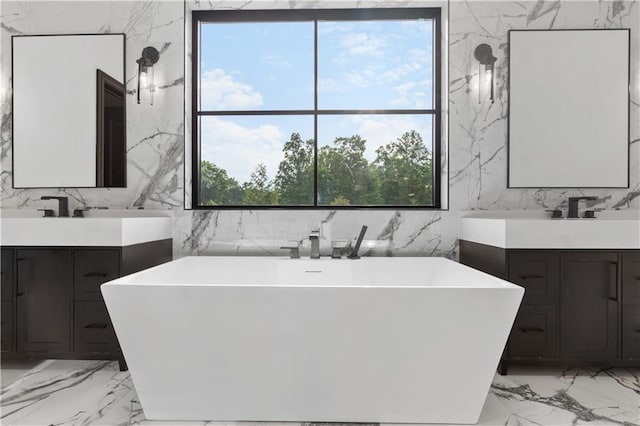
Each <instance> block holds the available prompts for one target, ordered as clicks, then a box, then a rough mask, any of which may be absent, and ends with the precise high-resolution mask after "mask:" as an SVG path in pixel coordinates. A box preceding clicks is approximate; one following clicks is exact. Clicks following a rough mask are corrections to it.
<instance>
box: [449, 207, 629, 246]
mask: <svg viewBox="0 0 640 426" xmlns="http://www.w3.org/2000/svg"><path fill="white" fill-rule="evenodd" d="M548 215H549V213H547V212H545V211H544V210H531V211H465V212H462V213H461V215H460V219H459V230H458V238H459V239H460V240H466V241H472V242H475V243H480V244H486V245H490V246H495V247H501V248H505V249H640V211H638V210H619V211H602V212H598V213H597V216H598V217H597V218H596V219H550V218H549V217H548Z"/></svg>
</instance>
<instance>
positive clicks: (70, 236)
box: [0, 210, 172, 247]
mask: <svg viewBox="0 0 640 426" xmlns="http://www.w3.org/2000/svg"><path fill="white" fill-rule="evenodd" d="M38 213H40V212H35V213H34V212H32V211H20V210H13V211H6V210H2V211H1V214H2V217H1V218H0V243H1V244H2V245H3V246H104V247H110V246H115V247H124V246H129V245H133V244H140V243H145V242H149V241H158V240H164V239H168V238H172V219H171V217H170V214H168V213H165V212H162V213H160V214H158V213H152V212H138V211H135V210H134V211H131V212H127V211H114V210H109V211H104V212H90V213H89V214H88V215H87V217H83V218H71V217H46V218H45V217H41V216H38V215H37V214H38Z"/></svg>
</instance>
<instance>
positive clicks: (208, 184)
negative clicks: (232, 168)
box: [200, 161, 242, 205]
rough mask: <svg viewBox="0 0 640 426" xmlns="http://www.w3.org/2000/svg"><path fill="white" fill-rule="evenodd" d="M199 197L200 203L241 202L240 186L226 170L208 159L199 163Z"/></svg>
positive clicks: (221, 203) (222, 203)
mask: <svg viewBox="0 0 640 426" xmlns="http://www.w3.org/2000/svg"><path fill="white" fill-rule="evenodd" d="M200 199H201V200H202V204H208V205H224V204H241V203H242V188H241V187H240V184H238V181H237V180H235V179H234V178H232V177H229V175H228V174H227V171H226V170H224V169H221V168H220V167H218V166H216V165H215V164H213V163H211V162H209V161H202V162H201V163H200Z"/></svg>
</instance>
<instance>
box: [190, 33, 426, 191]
mask: <svg viewBox="0 0 640 426" xmlns="http://www.w3.org/2000/svg"><path fill="white" fill-rule="evenodd" d="M431 34H432V26H431V22H430V21H364V22H353V21H352V22H324V21H323V22H319V23H318V58H319V66H318V106H319V108H321V109H410V108H431V107H432V98H433V96H432V75H431V74H432V73H431V70H432V52H431V45H432V39H431V37H432V36H431ZM201 37H202V38H201V56H202V67H201V82H200V84H201V109H202V110H278V109H290V110H295V109H301V110H306V109H313V86H314V82H313V23H309V22H283V23H252V24H246V23H227V24H203V25H202V31H201ZM201 129H202V138H201V141H202V159H203V160H208V161H211V162H213V163H215V164H217V165H218V166H220V167H222V168H224V169H226V170H227V171H228V172H229V175H230V176H233V177H235V178H236V179H238V180H239V181H240V182H244V181H246V180H248V179H249V176H250V174H251V171H252V170H253V168H254V167H255V166H256V164H257V163H259V162H263V163H265V164H266V166H267V172H268V174H269V177H271V178H273V177H274V176H275V173H276V171H277V166H278V163H279V162H280V160H281V159H282V145H283V144H284V143H285V142H286V141H287V140H289V136H290V135H291V133H292V132H298V133H300V134H301V136H302V137H303V138H305V139H310V138H312V137H313V117H312V116H253V117H244V116H243V117H238V116H234V117H230V116H222V117H221V116H210V117H203V118H202V123H201ZM318 129H319V130H318V145H319V146H322V145H329V144H331V143H332V142H333V140H334V139H335V138H336V137H340V136H351V135H353V134H359V135H360V136H362V137H363V138H365V139H367V142H368V143H367V147H368V148H367V152H366V153H365V156H366V157H367V158H368V159H369V160H370V161H372V160H373V159H374V158H375V149H376V148H377V147H378V146H380V145H383V144H386V143H389V142H391V141H392V140H394V139H396V138H397V137H399V136H401V135H402V133H404V132H405V131H408V130H412V129H415V130H418V131H419V132H420V133H421V134H422V135H423V138H424V139H425V142H426V143H427V144H429V143H430V140H429V139H430V134H431V120H430V118H428V117H424V116H413V115H407V116H404V115H393V116H384V117H383V116H379V115H361V116H356V115H353V116H351V115H350V116H321V117H320V118H319V126H318Z"/></svg>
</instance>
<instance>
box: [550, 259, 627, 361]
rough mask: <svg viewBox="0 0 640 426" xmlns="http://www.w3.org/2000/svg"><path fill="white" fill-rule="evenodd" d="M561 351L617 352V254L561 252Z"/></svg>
mask: <svg viewBox="0 0 640 426" xmlns="http://www.w3.org/2000/svg"><path fill="white" fill-rule="evenodd" d="M560 268H561V282H562V288H561V292H560V342H561V343H560V351H561V356H562V357H563V358H580V359H592V360H597V359H612V358H616V356H617V324H618V321H617V315H618V300H617V298H618V291H617V268H618V254H617V253H607V252H590V253H584V252H583V253H579V252H573V253H571V252H569V253H562V254H561V263H560Z"/></svg>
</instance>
